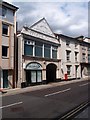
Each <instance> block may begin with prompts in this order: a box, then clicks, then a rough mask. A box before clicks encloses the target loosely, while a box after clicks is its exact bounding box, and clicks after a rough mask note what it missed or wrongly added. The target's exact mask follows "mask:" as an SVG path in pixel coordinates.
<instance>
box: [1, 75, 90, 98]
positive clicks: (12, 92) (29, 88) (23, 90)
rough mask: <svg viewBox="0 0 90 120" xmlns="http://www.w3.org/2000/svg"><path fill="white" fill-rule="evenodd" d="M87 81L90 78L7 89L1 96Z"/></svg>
mask: <svg viewBox="0 0 90 120" xmlns="http://www.w3.org/2000/svg"><path fill="white" fill-rule="evenodd" d="M85 80H90V79H89V77H87V78H82V79H74V80H67V81H65V80H64V81H60V82H55V83H49V84H42V85H36V86H29V87H26V88H15V89H6V90H3V93H2V94H1V95H2V96H9V95H15V94H20V93H24V92H28V91H35V90H41V89H47V88H51V87H56V86H62V85H66V84H70V83H76V82H80V81H85Z"/></svg>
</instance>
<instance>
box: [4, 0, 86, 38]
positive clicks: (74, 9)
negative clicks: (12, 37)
mask: <svg viewBox="0 0 90 120" xmlns="http://www.w3.org/2000/svg"><path fill="white" fill-rule="evenodd" d="M5 1H8V2H12V3H13V4H14V5H16V6H18V7H19V10H18V12H17V21H18V23H19V29H21V28H22V26H23V25H25V24H27V26H31V25H32V24H33V23H35V22H37V21H38V20H40V19H42V18H43V17H44V18H46V20H47V22H48V23H49V25H50V27H51V29H52V30H53V31H54V32H55V33H61V34H64V35H69V36H73V37H74V36H75V37H76V36H80V35H84V36H85V37H87V36H88V0H85V1H84V0H82V1H83V2H81V1H79V0H78V1H79V2H77V1H72V2H71V1H68V2H65V1H64V0H63V1H64V2H61V1H60V0H58V1H54V0H48V1H50V2H47V1H44V2H42V1H43V0H39V2H37V0H36V1H34V0H33V2H32V1H29V0H28V1H29V2H17V1H15V0H5ZM18 1H19V0H18ZM52 1H53V2H52ZM59 1H60V2H59Z"/></svg>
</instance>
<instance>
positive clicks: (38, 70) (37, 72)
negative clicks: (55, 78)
mask: <svg viewBox="0 0 90 120" xmlns="http://www.w3.org/2000/svg"><path fill="white" fill-rule="evenodd" d="M25 71H26V83H27V86H30V85H34V84H40V83H42V66H41V64H39V63H37V62H31V63H29V64H27V65H26V69H25Z"/></svg>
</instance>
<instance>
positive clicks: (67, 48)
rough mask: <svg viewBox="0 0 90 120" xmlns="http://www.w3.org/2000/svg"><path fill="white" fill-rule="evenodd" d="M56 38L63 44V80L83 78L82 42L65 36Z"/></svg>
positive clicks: (60, 35)
mask: <svg viewBox="0 0 90 120" xmlns="http://www.w3.org/2000/svg"><path fill="white" fill-rule="evenodd" d="M56 37H57V38H58V40H59V41H60V43H61V79H77V78H81V66H80V41H79V40H77V38H73V37H70V36H66V35H63V34H56Z"/></svg>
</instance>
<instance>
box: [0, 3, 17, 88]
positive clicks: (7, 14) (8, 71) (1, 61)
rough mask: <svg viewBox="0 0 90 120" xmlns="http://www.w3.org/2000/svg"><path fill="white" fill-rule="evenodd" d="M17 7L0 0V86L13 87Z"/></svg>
mask: <svg viewBox="0 0 90 120" xmlns="http://www.w3.org/2000/svg"><path fill="white" fill-rule="evenodd" d="M17 9H18V8H17V7H16V6H13V5H11V4H9V3H7V2H4V1H2V2H0V13H1V14H0V88H14V87H15V82H14V40H15V39H14V36H15V35H16V11H17Z"/></svg>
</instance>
